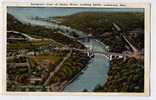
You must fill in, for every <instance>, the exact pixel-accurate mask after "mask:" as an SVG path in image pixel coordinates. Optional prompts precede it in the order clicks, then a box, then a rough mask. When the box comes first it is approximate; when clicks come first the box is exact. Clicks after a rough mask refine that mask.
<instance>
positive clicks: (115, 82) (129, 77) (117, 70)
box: [94, 58, 144, 92]
mask: <svg viewBox="0 0 156 100" xmlns="http://www.w3.org/2000/svg"><path fill="white" fill-rule="evenodd" d="M110 66H111V67H110V70H109V72H108V79H107V82H106V83H105V84H104V85H103V86H98V87H96V88H95V89H94V91H95V92H144V67H143V65H142V64H141V62H139V61H138V60H136V59H135V58H128V59H126V61H124V60H123V59H118V60H117V59H114V60H112V61H111V65H110Z"/></svg>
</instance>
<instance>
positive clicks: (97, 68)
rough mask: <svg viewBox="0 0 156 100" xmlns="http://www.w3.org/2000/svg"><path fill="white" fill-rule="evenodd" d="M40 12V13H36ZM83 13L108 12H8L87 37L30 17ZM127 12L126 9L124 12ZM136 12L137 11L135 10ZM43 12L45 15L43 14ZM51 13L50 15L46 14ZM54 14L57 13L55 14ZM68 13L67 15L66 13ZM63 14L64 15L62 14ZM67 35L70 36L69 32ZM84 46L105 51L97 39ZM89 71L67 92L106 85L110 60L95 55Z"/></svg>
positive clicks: (12, 9)
mask: <svg viewBox="0 0 156 100" xmlns="http://www.w3.org/2000/svg"><path fill="white" fill-rule="evenodd" d="M119 10H120V11H122V10H121V9H116V10H115V9H109V11H114V12H115V11H119ZM36 11H39V12H41V13H39V12H36ZM82 11H107V10H106V9H104V10H102V9H93V8H92V9H88V8H86V9H80V8H79V9H75V8H74V10H72V8H68V9H67V8H66V9H62V8H61V9H58V8H57V9H56V8H54V9H52V8H38V9H37V8H8V12H9V13H11V14H12V15H14V16H15V17H16V18H17V19H19V20H20V21H22V22H26V23H31V24H34V25H42V26H46V27H50V28H54V27H57V28H60V29H61V30H70V31H73V30H74V31H76V33H77V34H79V35H81V36H82V35H85V34H84V33H83V32H81V31H78V30H75V29H71V28H70V27H66V26H63V25H57V24H54V23H48V22H45V21H39V20H32V19H30V18H29V17H36V16H39V17H49V16H52V17H53V16H64V15H69V14H73V13H78V12H82ZM123 11H125V9H124V10H123ZM134 11H135V10H134ZM42 12H43V14H42ZM46 12H50V13H46ZM52 12H55V14H53V13H52ZM65 12H66V13H65ZM61 13H62V14H61ZM65 34H66V35H69V34H68V33H67V32H66V33H65ZM81 43H82V44H84V45H85V46H86V47H90V48H92V49H93V50H96V51H102V52H103V51H105V50H106V49H105V46H104V44H102V43H100V42H98V41H96V40H95V39H90V41H89V42H84V41H81ZM86 68H87V69H85V70H83V71H82V72H83V73H82V74H81V75H79V76H78V78H76V79H75V80H74V81H73V82H72V83H70V84H69V85H67V86H66V87H65V89H64V91H65V92H81V91H83V90H84V89H85V90H87V91H93V90H94V88H95V87H96V86H97V85H99V84H101V85H102V84H104V83H105V82H106V80H107V73H108V71H109V60H108V59H107V58H106V57H104V56H102V55H95V56H94V57H93V58H92V59H91V60H90V61H89V64H88V65H87V67H86Z"/></svg>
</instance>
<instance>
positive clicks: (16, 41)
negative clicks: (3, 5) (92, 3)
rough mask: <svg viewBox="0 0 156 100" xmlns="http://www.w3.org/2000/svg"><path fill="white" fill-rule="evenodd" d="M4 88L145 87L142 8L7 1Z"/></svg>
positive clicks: (123, 90)
mask: <svg viewBox="0 0 156 100" xmlns="http://www.w3.org/2000/svg"><path fill="white" fill-rule="evenodd" d="M6 15H7V20H6V22H7V31H6V34H7V53H6V56H7V57H6V60H7V61H6V62H7V65H6V91H8V92H97V93H98V92H103V93H105V92H112V93H114V92H121V93H144V91H145V90H144V88H145V87H144V81H145V80H144V40H145V39H144V29H145V27H144V8H102V7H100V8H94V7H92V8H88V7H18V6H17V7H16V6H8V7H7V13H6Z"/></svg>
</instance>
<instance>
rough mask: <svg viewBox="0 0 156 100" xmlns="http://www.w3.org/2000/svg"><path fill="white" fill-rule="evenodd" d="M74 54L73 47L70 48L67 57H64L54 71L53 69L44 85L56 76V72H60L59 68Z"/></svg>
mask: <svg viewBox="0 0 156 100" xmlns="http://www.w3.org/2000/svg"><path fill="white" fill-rule="evenodd" d="M71 54H72V49H71V50H70V52H69V53H68V54H67V55H66V57H64V58H63V60H62V61H61V62H60V63H59V64H58V65H57V67H56V68H55V69H54V71H52V72H51V73H50V75H49V77H48V78H47V80H46V81H45V83H44V85H45V86H46V85H47V84H48V83H49V81H50V79H51V78H52V77H53V76H54V74H55V73H56V72H58V70H59V69H60V68H61V66H62V65H63V64H64V62H65V61H66V60H67V59H68V58H69V57H70V56H71Z"/></svg>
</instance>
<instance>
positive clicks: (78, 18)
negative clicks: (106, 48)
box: [59, 12, 144, 35]
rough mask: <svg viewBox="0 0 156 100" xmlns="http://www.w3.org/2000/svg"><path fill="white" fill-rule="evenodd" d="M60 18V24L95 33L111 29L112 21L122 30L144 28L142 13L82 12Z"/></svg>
mask: <svg viewBox="0 0 156 100" xmlns="http://www.w3.org/2000/svg"><path fill="white" fill-rule="evenodd" d="M59 18H60V17H59ZM61 19H62V22H61V24H64V25H67V26H71V27H73V28H76V29H79V30H81V31H84V32H87V33H90V32H91V33H93V34H95V35H99V34H102V33H104V32H109V31H112V23H118V24H119V25H120V26H121V27H122V29H123V30H124V31H128V30H132V29H134V28H142V29H143V28H144V14H143V13H119V12H117V13H115V12H113V13H111V12H110V13H103V12H82V13H77V14H73V15H70V16H63V17H61Z"/></svg>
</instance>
